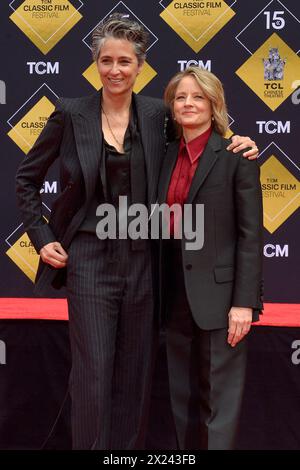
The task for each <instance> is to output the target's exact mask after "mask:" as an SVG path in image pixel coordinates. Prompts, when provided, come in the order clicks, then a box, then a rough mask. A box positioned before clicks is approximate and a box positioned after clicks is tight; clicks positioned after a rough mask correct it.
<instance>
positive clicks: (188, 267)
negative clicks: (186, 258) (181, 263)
mask: <svg viewBox="0 0 300 470" xmlns="http://www.w3.org/2000/svg"><path fill="white" fill-rule="evenodd" d="M192 267H193V266H192V264H187V265H186V266H185V268H186V269H187V270H188V271H190V270H191V269H192Z"/></svg>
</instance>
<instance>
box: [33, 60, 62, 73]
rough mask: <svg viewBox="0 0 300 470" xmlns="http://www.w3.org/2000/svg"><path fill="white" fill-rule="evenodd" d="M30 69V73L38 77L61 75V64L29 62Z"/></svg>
mask: <svg viewBox="0 0 300 470" xmlns="http://www.w3.org/2000/svg"><path fill="white" fill-rule="evenodd" d="M27 65H28V67H29V73H30V74H31V75H32V74H34V73H36V74H37V75H45V74H47V75H51V74H52V75H54V74H57V75H58V74H59V62H54V63H53V64H52V63H51V62H27Z"/></svg>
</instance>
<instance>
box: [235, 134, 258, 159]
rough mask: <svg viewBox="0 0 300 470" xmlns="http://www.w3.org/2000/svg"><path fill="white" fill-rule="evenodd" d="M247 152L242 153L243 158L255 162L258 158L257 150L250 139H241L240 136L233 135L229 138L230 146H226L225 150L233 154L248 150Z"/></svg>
mask: <svg viewBox="0 0 300 470" xmlns="http://www.w3.org/2000/svg"><path fill="white" fill-rule="evenodd" d="M249 147H250V149H249V150H248V151H247V152H244V153H243V157H245V158H248V159H249V160H255V159H256V158H257V157H258V153H259V151H258V148H257V146H256V143H255V141H254V140H252V139H250V137H243V136H240V135H234V136H232V138H231V144H230V145H228V147H227V150H232V151H233V153H238V152H241V151H242V150H244V149H246V148H249Z"/></svg>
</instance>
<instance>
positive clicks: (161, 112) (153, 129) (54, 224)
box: [16, 92, 168, 294]
mask: <svg viewBox="0 0 300 470" xmlns="http://www.w3.org/2000/svg"><path fill="white" fill-rule="evenodd" d="M100 99H101V93H100V92H97V93H94V94H93V95H90V96H87V97H82V98H73V99H68V98H61V99H59V100H58V102H57V104H56V108H55V110H54V112H53V113H52V115H51V116H50V118H49V120H48V122H47V125H46V126H45V128H44V130H43V131H42V133H41V135H40V136H39V138H38V139H37V141H36V143H35V145H34V146H33V148H32V149H31V151H30V152H29V154H28V155H27V157H26V158H25V159H24V160H23V162H22V163H21V165H20V167H19V169H18V172H17V175H16V191H17V202H18V206H19V208H20V211H21V216H22V219H23V222H24V227H25V230H26V231H27V233H28V236H29V238H30V239H31V241H32V243H33V245H34V247H35V249H36V250H37V252H39V250H40V249H41V248H42V247H43V246H44V245H46V244H47V243H50V242H53V241H60V242H61V244H62V246H63V247H64V248H65V249H68V246H69V245H70V242H71V240H72V238H73V237H74V234H75V233H76V231H77V230H78V228H79V226H80V224H81V223H82V221H83V219H84V217H85V215H86V211H87V209H88V207H89V203H90V200H91V198H92V196H93V194H94V192H95V189H96V184H99V177H100V176H99V175H100V172H99V167H100V159H101V154H102V132H101V129H100V119H101V118H100ZM133 100H134V102H135V107H136V113H137V120H138V127H139V132H140V136H141V140H142V145H143V149H144V155H145V165H146V172H147V190H148V194H147V199H148V204H149V205H150V204H151V203H154V202H155V201H156V196H157V194H156V193H157V185H158V178H159V170H160V166H161V160H162V157H163V155H164V152H165V146H166V127H167V126H166V123H167V121H168V118H167V111H166V108H165V106H164V104H163V102H162V101H161V100H159V99H156V98H149V97H145V96H141V95H135V94H134V95H133ZM57 158H58V159H59V178H60V186H61V193H60V195H59V197H58V198H57V200H56V201H55V202H54V204H53V206H52V212H51V216H50V220H49V223H48V224H47V223H46V221H45V219H44V218H43V215H42V203H41V197H40V188H41V187H42V184H43V182H44V178H45V175H46V173H47V171H48V168H49V167H50V166H51V164H52V163H53V162H54V161H55V160H56V159H57ZM64 271H65V270H57V269H55V268H52V267H51V266H49V265H46V264H44V263H43V262H42V261H41V260H40V264H39V269H38V273H37V277H36V287H35V291H36V293H38V294H43V292H45V289H47V287H48V286H49V284H52V285H53V286H54V287H58V288H59V287H61V285H62V284H63V277H64V276H63V275H64Z"/></svg>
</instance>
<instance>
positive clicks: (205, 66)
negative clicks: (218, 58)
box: [177, 59, 211, 72]
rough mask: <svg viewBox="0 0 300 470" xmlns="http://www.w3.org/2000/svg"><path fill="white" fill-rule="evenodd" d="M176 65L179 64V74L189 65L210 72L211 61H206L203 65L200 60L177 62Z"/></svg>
mask: <svg viewBox="0 0 300 470" xmlns="http://www.w3.org/2000/svg"><path fill="white" fill-rule="evenodd" d="M177 63H178V64H179V67H180V72H183V71H184V70H185V69H186V68H188V67H190V66H191V65H196V67H200V68H201V69H203V70H208V71H209V72H211V60H207V61H206V62H205V63H204V62H203V61H202V60H193V59H192V60H178V61H177Z"/></svg>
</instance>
